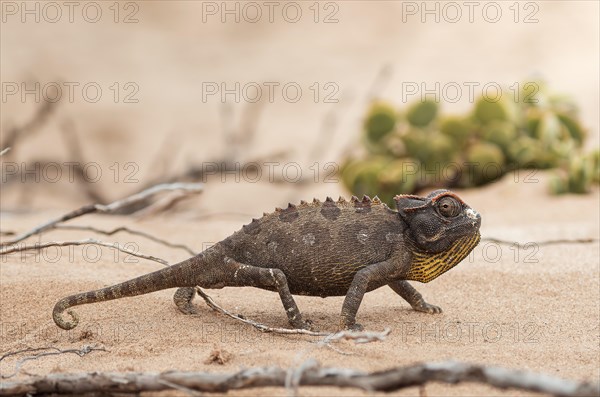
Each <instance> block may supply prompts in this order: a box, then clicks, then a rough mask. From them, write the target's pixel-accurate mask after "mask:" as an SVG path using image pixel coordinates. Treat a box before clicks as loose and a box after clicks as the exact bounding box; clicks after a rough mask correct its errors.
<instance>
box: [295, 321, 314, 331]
mask: <svg viewBox="0 0 600 397" xmlns="http://www.w3.org/2000/svg"><path fill="white" fill-rule="evenodd" d="M290 324H291V326H292V327H294V328H295V329H305V330H307V331H314V330H315V329H314V328H313V322H312V321H310V320H302V319H300V320H295V321H290Z"/></svg>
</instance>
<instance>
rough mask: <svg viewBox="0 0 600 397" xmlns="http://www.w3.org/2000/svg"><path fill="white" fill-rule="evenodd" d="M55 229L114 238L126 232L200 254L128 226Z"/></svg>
mask: <svg viewBox="0 0 600 397" xmlns="http://www.w3.org/2000/svg"><path fill="white" fill-rule="evenodd" d="M54 229H62V230H85V231H90V232H94V233H98V234H103V235H105V236H112V235H113V234H116V233H119V232H125V233H129V234H132V235H134V236H140V237H144V238H147V239H148V240H151V241H154V242H155V243H159V244H162V245H165V246H167V247H170V248H178V249H182V250H185V251H186V252H187V253H188V254H190V255H197V254H198V253H197V252H195V251H194V250H193V249H191V248H190V247H188V246H187V245H185V244H176V243H171V242H169V241H167V240H163V239H161V238H158V237H156V236H153V235H151V234H149V233H146V232H142V231H139V230H134V229H130V228H128V227H127V226H119V227H117V228H115V229H112V230H103V229H98V228H96V227H93V226H80V225H60V224H58V225H56V226H55V227H54Z"/></svg>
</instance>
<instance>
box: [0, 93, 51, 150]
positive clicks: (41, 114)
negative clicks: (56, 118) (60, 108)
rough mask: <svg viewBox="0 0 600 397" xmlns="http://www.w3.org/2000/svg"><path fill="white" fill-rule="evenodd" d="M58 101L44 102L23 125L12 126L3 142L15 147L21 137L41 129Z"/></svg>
mask: <svg viewBox="0 0 600 397" xmlns="http://www.w3.org/2000/svg"><path fill="white" fill-rule="evenodd" d="M57 104H58V102H46V101H44V103H42V105H41V106H40V107H39V108H38V109H37V110H36V112H35V113H34V115H33V116H32V117H31V119H30V120H28V121H27V122H26V123H24V124H23V125H21V126H17V127H13V128H10V129H9V130H8V131H7V132H6V136H5V139H4V142H2V143H3V144H4V145H5V146H9V147H14V146H15V144H16V143H17V141H18V140H19V139H23V138H25V137H27V135H31V134H32V133H34V132H35V131H37V130H39V128H40V127H41V126H42V125H43V124H44V123H45V122H46V120H47V119H48V116H50V114H51V113H52V112H53V111H54V109H55V108H56V105H57Z"/></svg>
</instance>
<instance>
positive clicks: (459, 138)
mask: <svg viewBox="0 0 600 397" xmlns="http://www.w3.org/2000/svg"><path fill="white" fill-rule="evenodd" d="M440 131H441V132H442V134H444V135H446V136H448V137H449V138H451V139H452V140H453V141H454V142H455V143H456V144H457V145H459V146H462V145H464V144H465V143H467V141H468V139H469V137H470V136H472V135H473V131H474V126H473V124H472V123H471V121H470V120H469V119H467V118H465V117H459V116H449V117H445V118H444V119H442V120H441V122H440Z"/></svg>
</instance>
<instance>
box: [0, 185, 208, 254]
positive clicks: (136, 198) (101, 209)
mask: <svg viewBox="0 0 600 397" xmlns="http://www.w3.org/2000/svg"><path fill="white" fill-rule="evenodd" d="M203 186H204V185H203V184H202V183H170V184H161V185H156V186H153V187H151V188H149V189H146V190H143V191H141V192H139V193H136V194H133V195H131V196H128V197H125V198H123V199H120V200H116V201H113V202H112V203H110V204H107V205H103V204H89V205H84V206H83V207H80V208H78V209H76V210H74V211H71V212H68V213H66V214H64V215H63V216H61V217H59V218H57V219H53V220H51V221H48V222H46V223H43V224H41V225H39V226H36V227H35V228H33V229H31V230H29V231H27V232H25V233H22V234H20V235H18V236H16V237H14V238H12V239H10V240H6V241H3V242H1V243H0V247H2V246H6V245H10V244H15V243H18V242H20V241H23V240H25V239H26V238H29V237H31V236H33V235H36V234H40V233H42V232H44V231H47V230H50V229H53V228H54V227H55V226H56V225H57V224H59V223H63V222H66V221H68V220H71V219H74V218H78V217H80V216H83V215H86V214H92V213H101V214H114V213H116V212H117V211H119V210H121V209H123V208H125V207H129V206H131V205H135V204H138V203H140V202H144V201H147V200H148V199H149V198H151V197H153V196H154V195H156V194H157V193H160V192H164V191H174V190H184V191H186V192H188V193H200V192H202V189H203Z"/></svg>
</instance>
